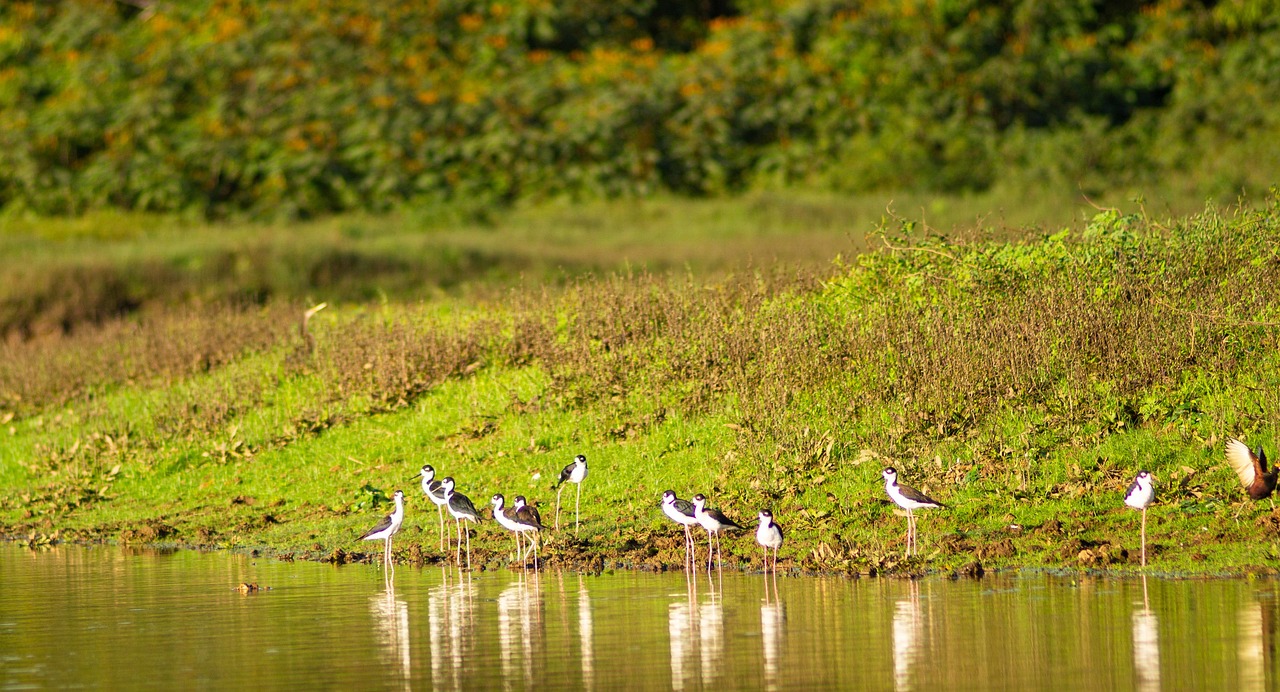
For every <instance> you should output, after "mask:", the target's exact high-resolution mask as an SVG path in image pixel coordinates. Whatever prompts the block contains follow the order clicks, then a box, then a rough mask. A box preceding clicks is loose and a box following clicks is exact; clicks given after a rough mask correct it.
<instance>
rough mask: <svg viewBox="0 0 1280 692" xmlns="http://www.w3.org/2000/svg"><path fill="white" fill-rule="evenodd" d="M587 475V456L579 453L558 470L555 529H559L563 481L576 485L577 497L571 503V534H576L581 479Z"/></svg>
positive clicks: (580, 499)
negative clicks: (571, 461) (570, 462)
mask: <svg viewBox="0 0 1280 692" xmlns="http://www.w3.org/2000/svg"><path fill="white" fill-rule="evenodd" d="M586 477H587V457H586V455H584V454H579V455H578V456H576V457H574V458H573V463H572V464H569V465H568V466H566V467H564V468H563V469H562V470H561V471H560V480H558V481H556V530H557V531H559V530H560V491H561V490H564V487H563V486H564V484H565V483H573V484H574V485H576V486H578V499H577V500H575V501H574V503H573V535H574V536H577V535H578V506H579V504H580V503H581V502H582V481H583V480H585V479H586Z"/></svg>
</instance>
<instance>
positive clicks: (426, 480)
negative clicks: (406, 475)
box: [418, 464, 448, 553]
mask: <svg viewBox="0 0 1280 692" xmlns="http://www.w3.org/2000/svg"><path fill="white" fill-rule="evenodd" d="M418 476H420V477H421V478H422V493H423V494H424V495H426V496H427V499H428V500H431V501H432V502H433V503H435V505H436V511H437V512H439V514H440V552H442V553H443V552H444V506H445V503H447V502H448V500H446V499H445V497H444V488H443V487H442V486H441V485H440V481H438V480H436V470H435V469H434V468H431V465H430V464H424V465H423V467H422V470H420V471H419V472H418Z"/></svg>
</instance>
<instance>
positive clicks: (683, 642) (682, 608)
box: [667, 598, 694, 692]
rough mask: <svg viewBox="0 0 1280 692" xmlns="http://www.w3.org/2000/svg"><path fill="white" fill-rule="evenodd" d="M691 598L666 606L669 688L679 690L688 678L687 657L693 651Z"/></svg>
mask: <svg viewBox="0 0 1280 692" xmlns="http://www.w3.org/2000/svg"><path fill="white" fill-rule="evenodd" d="M693 613H694V610H693V599H692V598H689V599H688V600H684V601H676V602H675V603H672V604H671V605H670V606H668V610H667V632H668V634H670V635H671V689H673V690H676V691H677V692H679V691H680V690H683V689H684V687H685V683H686V682H687V681H688V679H689V662H688V658H689V656H690V654H692V653H693V631H694V622H693Z"/></svg>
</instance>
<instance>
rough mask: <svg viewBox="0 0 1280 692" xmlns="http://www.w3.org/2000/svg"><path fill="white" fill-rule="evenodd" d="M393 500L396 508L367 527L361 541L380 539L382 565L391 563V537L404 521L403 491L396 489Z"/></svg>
mask: <svg viewBox="0 0 1280 692" xmlns="http://www.w3.org/2000/svg"><path fill="white" fill-rule="evenodd" d="M392 499H394V500H395V503H396V508H395V510H394V511H392V512H391V514H388V515H386V516H385V517H383V518H382V520H381V521H379V522H378V523H377V525H376V526H374V527H373V528H372V529H369V530H368V531H367V532H366V533H365V534H364V535H363V536H361V537H360V540H362V541H382V542H383V544H382V564H383V566H384V567H386V566H389V565H390V564H391V537H392V536H394V535H396V532H397V531H399V530H400V525H401V524H403V523H404V492H403V491H400V490H397V491H396V492H395V495H392Z"/></svg>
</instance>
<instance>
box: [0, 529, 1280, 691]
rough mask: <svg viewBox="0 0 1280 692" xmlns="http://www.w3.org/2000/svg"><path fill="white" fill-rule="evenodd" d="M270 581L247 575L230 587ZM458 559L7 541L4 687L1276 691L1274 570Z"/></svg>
mask: <svg viewBox="0 0 1280 692" xmlns="http://www.w3.org/2000/svg"><path fill="white" fill-rule="evenodd" d="M246 582H247V583H256V584H258V585H259V586H263V587H270V588H269V590H264V591H259V592H256V593H249V594H242V593H241V592H240V591H238V590H237V589H236V587H237V585H239V584H241V583H246ZM777 584H778V590H777V594H776V595H775V594H774V593H773V592H772V590H770V591H769V593H768V596H767V597H766V590H765V589H766V586H767V584H766V580H765V578H764V577H763V576H761V575H759V574H755V575H744V574H738V573H731V574H730V573H726V574H724V576H723V583H722V584H721V582H720V581H718V580H712V581H710V582H709V581H708V580H707V578H706V575H705V572H704V573H702V575H701V577H700V578H699V580H697V581H696V583H695V582H691V581H690V580H689V579H687V578H686V577H685V576H684V575H682V574H679V573H674V574H647V573H622V572H620V573H617V574H605V575H601V576H589V575H578V574H572V573H544V574H542V575H541V576H540V577H538V578H535V577H534V576H533V575H532V574H530V575H528V576H527V577H526V576H525V575H523V574H521V573H519V572H507V571H499V572H483V573H478V574H474V575H470V576H468V575H465V574H459V573H458V572H457V571H456V570H447V569H443V568H440V567H428V568H422V569H416V568H411V567H405V566H401V567H398V568H397V569H396V572H395V574H394V577H393V579H392V581H391V587H390V588H387V585H386V582H385V581H384V577H383V575H382V574H381V572H380V571H379V570H378V568H377V567H376V566H370V565H348V566H343V567H335V566H331V565H324V564H314V563H296V564H295V563H283V562H277V561H273V560H267V559H260V558H252V557H249V556H245V555H237V554H227V553H200V552H191V551H178V552H169V553H166V552H157V551H130V550H126V549H121V548H114V547H100V548H85V547H76V546H60V547H55V548H51V549H45V550H36V551H33V550H27V549H24V548H20V547H18V546H16V545H13V544H0V686H3V689H5V690H19V689H44V688H66V687H88V688H98V689H138V688H163V689H273V688H293V689H334V688H340V689H422V690H429V689H440V690H456V689H504V690H508V689H509V690H520V689H532V688H535V687H536V688H542V689H600V690H614V689H677V690H700V689H867V690H891V689H892V690H937V689H1019V690H1024V689H1097V690H1112V689H1115V690H1124V689H1141V690H1155V689H1170V690H1174V689H1232V690H1262V689H1272V688H1273V685H1274V684H1275V681H1277V680H1280V677H1278V676H1277V670H1276V663H1275V661H1276V657H1275V655H1274V654H1275V630H1276V627H1277V623H1280V618H1277V614H1278V612H1280V584H1277V583H1276V582H1274V581H1261V580H1260V581H1245V580H1232V581H1226V580H1166V579H1156V578H1151V579H1147V580H1145V581H1144V580H1141V579H1130V580H1119V579H1093V578H1066V577H1053V576H1048V575H1043V574H1023V575H1018V576H1013V575H1010V576H996V577H991V576H988V577H987V578H985V579H981V580H959V581H952V580H949V579H945V578H930V579H924V580H918V581H906V580H877V579H864V580H846V579H838V578H830V579H821V578H785V577H784V578H780V579H779V580H778V582H777Z"/></svg>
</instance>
